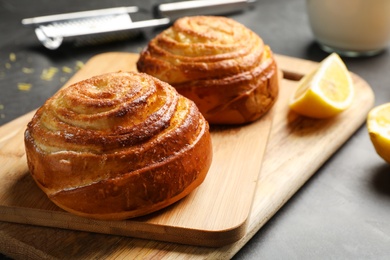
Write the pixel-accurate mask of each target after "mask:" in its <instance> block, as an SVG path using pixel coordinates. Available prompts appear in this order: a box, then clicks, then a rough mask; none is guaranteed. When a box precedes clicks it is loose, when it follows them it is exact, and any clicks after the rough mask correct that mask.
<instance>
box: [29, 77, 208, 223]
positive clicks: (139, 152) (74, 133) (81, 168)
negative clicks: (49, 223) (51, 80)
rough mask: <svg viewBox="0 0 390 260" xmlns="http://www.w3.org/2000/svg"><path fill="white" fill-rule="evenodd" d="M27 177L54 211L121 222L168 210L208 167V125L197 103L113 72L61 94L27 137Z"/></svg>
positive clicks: (148, 80) (40, 112)
mask: <svg viewBox="0 0 390 260" xmlns="http://www.w3.org/2000/svg"><path fill="white" fill-rule="evenodd" d="M25 147H26V155H27V162H28V166H29V169H30V173H31V175H32V177H33V178H34V180H35V181H36V183H37V184H38V185H39V187H40V188H41V189H42V190H43V191H44V192H45V193H46V194H47V196H48V197H49V198H50V199H51V200H52V201H53V202H54V203H55V204H57V205H58V206H59V207H61V208H63V209H64V210H66V211H69V212H72V213H74V214H77V215H81V216H85V217H91V218H97V219H112V220H119V219H126V218H131V217H136V216H141V215H145V214H148V213H151V212H154V211H156V210H159V209H161V208H163V207H166V206H168V205H170V204H172V203H174V202H176V201H178V200H179V199H181V198H183V197H184V196H186V195H188V194H189V193H190V192H191V191H192V190H194V189H195V188H196V187H197V186H199V185H200V184H201V183H202V182H203V180H204V178H205V176H206V174H207V172H208V169H209V167H210V164H211V160H212V147H211V139H210V133H209V126H208V123H207V122H206V120H205V119H204V117H203V116H202V115H201V113H200V112H199V110H198V108H197V107H196V105H195V104H194V103H193V102H192V101H190V100H188V99H187V98H185V97H183V96H181V95H180V94H178V93H177V91H176V90H175V89H174V88H172V87H171V86H170V85H168V84H167V83H164V82H162V81H160V80H158V79H156V78H153V77H151V76H149V75H146V74H143V73H130V72H129V73H124V72H118V73H110V74H104V75H100V76H96V77H93V78H90V79H87V80H84V81H81V82H78V83H76V84H73V85H71V86H69V87H67V88H64V89H62V90H60V91H59V92H58V93H57V94H55V95H54V96H53V97H52V98H50V99H49V100H47V102H46V103H45V104H44V105H43V106H42V107H41V108H39V109H38V111H37V112H36V114H35V115H34V117H33V119H32V120H31V122H30V123H29V124H28V126H27V129H26V132H25Z"/></svg>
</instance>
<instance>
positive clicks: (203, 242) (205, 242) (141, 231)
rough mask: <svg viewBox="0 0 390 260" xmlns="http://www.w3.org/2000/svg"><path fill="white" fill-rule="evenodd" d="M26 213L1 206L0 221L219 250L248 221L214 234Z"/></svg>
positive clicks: (68, 215) (34, 211)
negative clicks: (108, 223)
mask: <svg viewBox="0 0 390 260" xmlns="http://www.w3.org/2000/svg"><path fill="white" fill-rule="evenodd" d="M29 212H30V215H29V216H27V215H26V214H25V213H23V210H22V209H21V208H18V207H12V206H2V207H1V208H0V221H3V222H9V223H16V224H24V225H32V226H40V227H49V228H60V229H65V230H74V231H84V232H92V233H99V234H106V235H119V236H125V237H131V238H140V239H148V240H156V241H161V242H173V243H177V244H183V245H192V246H205V247H221V246H226V245H228V244H231V243H234V242H236V241H238V240H240V239H241V238H242V237H244V235H245V234H246V231H247V226H248V219H249V214H248V216H247V217H246V218H245V220H244V221H243V222H242V223H240V224H238V225H237V226H235V227H230V228H226V229H218V230H217V229H215V230H214V229H207V230H202V229H193V228H191V229H188V228H185V227H172V226H166V225H159V224H155V223H153V224H150V223H145V222H142V221H136V220H124V221H104V220H96V219H90V218H83V217H79V216H75V215H72V214H71V213H68V212H65V211H58V212H56V214H52V213H53V211H49V210H43V209H34V208H31V209H30V210H29ZM107 222H110V225H107ZM113 223H114V224H113ZM112 229H115V230H116V231H115V233H114V234H113V233H112ZM110 231H111V232H110Z"/></svg>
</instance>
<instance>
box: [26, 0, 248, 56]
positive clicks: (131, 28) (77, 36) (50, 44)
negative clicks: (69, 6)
mask: <svg viewBox="0 0 390 260" xmlns="http://www.w3.org/2000/svg"><path fill="white" fill-rule="evenodd" d="M254 1H255V0H213V1H206V0H196V1H183V2H174V3H168V4H160V5H159V6H157V12H156V13H157V15H158V16H159V17H162V18H157V19H150V20H144V21H137V22H133V21H132V19H131V17H130V14H131V13H136V12H138V11H139V9H138V7H136V6H128V7H116V8H107V9H99V10H91V11H85V12H75V13H66V14H57V15H49V16H41V17H35V18H26V19H23V20H22V24H23V25H27V26H34V27H35V34H36V36H37V38H38V40H39V41H40V42H41V43H42V44H43V46H45V47H46V48H48V49H50V50H55V49H57V48H59V47H60V46H61V44H62V43H63V41H64V39H65V38H67V39H73V40H76V41H78V42H81V41H82V39H85V38H86V36H87V37H88V36H96V35H103V34H104V36H105V38H107V36H108V35H110V34H111V35H114V38H121V37H118V36H119V35H120V33H122V38H124V37H128V36H129V35H131V34H136V33H138V32H140V29H145V28H153V27H158V26H163V25H167V24H169V23H171V22H172V20H175V19H177V18H179V17H181V16H189V15H200V14H203V15H209V14H214V15H219V14H226V13H230V12H237V11H241V10H243V9H244V8H245V7H247V6H248V5H249V4H250V3H252V2H254ZM123 33H125V34H126V36H124V37H123Z"/></svg>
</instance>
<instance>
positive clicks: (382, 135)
mask: <svg viewBox="0 0 390 260" xmlns="http://www.w3.org/2000/svg"><path fill="white" fill-rule="evenodd" d="M367 129H368V133H369V135H370V139H371V142H372V144H373V145H374V148H375V150H376V152H377V153H378V155H379V156H380V157H382V158H383V159H384V160H385V161H386V162H388V163H390V103H386V104H383V105H380V106H376V107H374V108H373V109H371V110H370V112H369V113H368V116H367Z"/></svg>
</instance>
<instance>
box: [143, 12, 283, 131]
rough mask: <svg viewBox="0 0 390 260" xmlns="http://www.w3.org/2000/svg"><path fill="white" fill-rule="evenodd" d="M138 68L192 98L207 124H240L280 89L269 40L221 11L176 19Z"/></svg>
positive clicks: (264, 108)
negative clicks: (221, 15) (219, 13)
mask: <svg viewBox="0 0 390 260" xmlns="http://www.w3.org/2000/svg"><path fill="white" fill-rule="evenodd" d="M137 69H138V70H139V71H140V72H145V73H147V74H150V75H152V76H155V77H157V78H159V79H161V80H162V81H165V82H168V83H169V84H171V85H172V86H173V87H175V88H176V89H177V90H178V92H179V93H180V94H182V95H184V96H186V97H188V98H189V99H191V100H193V101H194V102H195V103H196V104H197V106H198V108H199V110H200V111H201V112H202V114H203V115H204V117H205V118H206V120H208V122H209V123H211V124H242V123H247V122H251V121H254V120H256V119H258V118H260V117H261V116H262V115H263V114H265V113H266V112H267V111H268V110H269V109H270V108H271V107H272V106H273V104H274V103H275V101H276V98H277V95H278V88H279V83H278V75H277V74H278V73H277V65H276V62H275V60H274V58H273V54H272V51H271V49H270V48H269V46H267V45H264V43H263V41H262V39H261V38H260V37H259V36H258V35H257V34H255V33H254V32H253V31H251V30H249V29H248V28H246V27H245V26H244V25H242V24H240V23H238V22H236V21H234V20H232V19H229V18H225V17H216V16H195V17H184V18H181V19H179V20H177V21H176V22H175V23H174V24H173V25H172V26H171V27H170V28H168V29H167V30H165V31H163V32H162V33H160V34H159V35H157V36H156V37H155V38H154V39H152V40H151V41H150V42H149V44H148V45H147V47H146V48H145V49H144V50H143V51H142V52H141V54H140V58H139V60H138V62H137Z"/></svg>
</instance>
